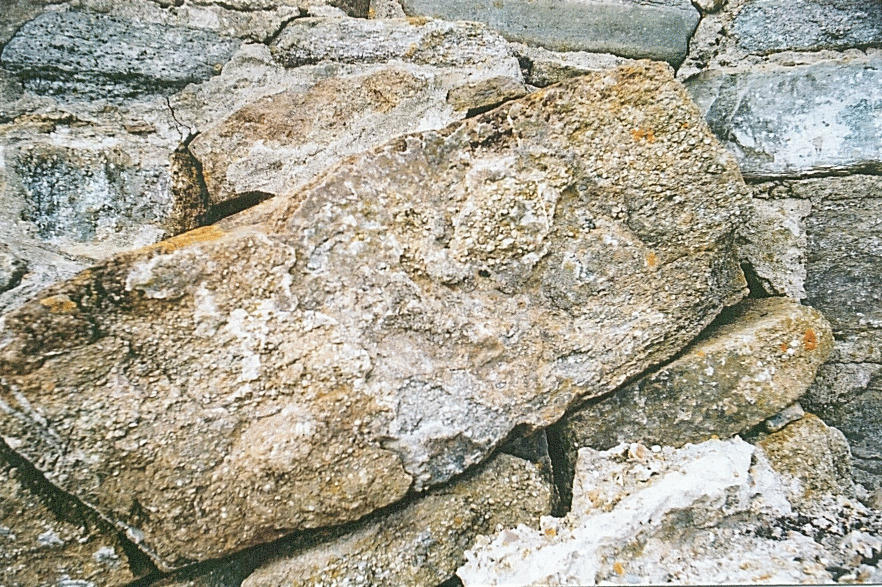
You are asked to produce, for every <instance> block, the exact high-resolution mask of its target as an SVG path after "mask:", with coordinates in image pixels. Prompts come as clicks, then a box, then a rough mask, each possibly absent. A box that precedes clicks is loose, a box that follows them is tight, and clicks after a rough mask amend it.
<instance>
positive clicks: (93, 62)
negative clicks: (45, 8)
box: [0, 11, 238, 100]
mask: <svg viewBox="0 0 882 587" xmlns="http://www.w3.org/2000/svg"><path fill="white" fill-rule="evenodd" d="M237 45H238V43H237V42H236V41H235V40H232V39H224V38H221V37H219V36H218V35H217V34H215V33H212V32H209V31H204V30H198V29H191V28H184V27H168V26H157V25H153V24H149V23H140V22H134V21H125V20H121V19H117V18H114V17H109V16H104V15H99V14H89V13H85V12H77V11H66V12H57V11H49V12H44V13H43V14H41V15H40V16H38V17H37V18H35V19H33V20H31V21H30V22H28V23H27V24H25V25H24V26H23V27H22V28H21V29H20V30H19V31H18V32H17V33H16V35H15V36H13V37H12V39H11V40H10V41H9V42H8V43H7V44H6V46H5V47H4V48H3V53H2V55H0V63H2V65H3V67H5V68H7V69H9V70H12V71H14V72H17V73H18V74H19V75H20V76H21V78H22V81H23V84H24V86H25V88H26V89H28V90H30V91H33V92H36V93H38V94H44V93H46V94H55V95H58V94H63V95H65V96H66V97H67V98H72V99H83V100H89V99H95V98H109V99H114V98H126V97H131V96H137V95H143V94H171V93H173V92H174V91H175V90H177V89H180V88H182V87H184V86H185V85H187V84H188V83H193V82H199V81H202V80H205V79H207V78H209V77H211V76H212V75H214V74H216V73H217V72H218V71H219V70H220V67H221V66H222V65H223V64H224V62H226V61H227V60H228V59H229V58H230V55H232V53H233V51H234V50H235V49H236V46H237Z"/></svg>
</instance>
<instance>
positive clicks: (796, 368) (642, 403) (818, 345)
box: [559, 298, 833, 472]
mask: <svg viewBox="0 0 882 587" xmlns="http://www.w3.org/2000/svg"><path fill="white" fill-rule="evenodd" d="M726 322H727V323H726V324H723V325H721V326H719V327H715V328H713V329H711V330H710V331H709V332H707V333H706V335H704V336H703V337H702V338H701V339H700V340H698V341H697V342H696V343H695V344H693V345H691V346H690V347H689V348H688V349H687V350H686V351H685V352H684V353H683V355H682V356H680V357H678V358H677V360H675V361H673V362H672V363H669V364H668V365H665V366H664V367H661V368H660V369H658V370H657V371H655V372H653V373H651V374H650V375H647V376H646V377H644V378H642V379H640V380H639V381H637V382H635V383H633V384H631V385H628V386H626V387H624V388H623V389H621V390H619V391H616V392H615V393H613V394H612V395H611V396H609V397H605V398H601V399H599V400H596V401H594V402H592V403H591V405H589V406H587V407H585V408H583V409H580V410H579V411H576V412H575V413H573V414H570V415H569V416H567V418H566V420H565V421H564V422H563V424H562V425H561V426H560V427H559V434H560V439H561V443H562V446H563V448H564V451H565V457H566V458H565V462H566V463H565V467H567V468H568V470H569V471H570V472H572V470H573V467H574V465H575V461H576V457H577V454H578V450H579V448H580V447H584V446H590V447H592V448H597V449H607V448H610V447H612V446H615V445H617V444H619V443H621V442H642V443H645V444H661V445H673V446H681V445H683V444H685V443H687V442H701V441H703V440H707V439H708V438H711V437H712V436H718V437H723V438H726V437H729V436H733V435H735V434H738V433H739V432H744V431H747V430H749V429H751V428H753V427H754V426H756V425H757V424H759V423H761V422H762V421H763V420H765V419H766V418H768V417H770V416H772V415H774V414H776V413H777V412H780V411H781V410H782V409H784V408H785V407H787V406H788V405H790V404H792V403H793V402H794V401H795V400H796V399H798V398H799V397H800V396H801V395H802V394H803V393H804V392H805V391H806V389H807V388H808V386H809V385H810V384H811V382H812V380H813V379H814V377H815V372H816V371H817V369H818V366H819V365H821V364H822V363H823V362H824V361H825V360H826V359H827V357H828V356H829V354H830V349H831V348H832V346H833V336H832V333H831V331H830V326H829V324H827V321H826V320H824V318H823V317H822V316H821V315H820V313H819V312H818V311H817V310H814V309H812V308H808V307H805V306H800V305H798V304H796V303H795V302H792V301H790V300H787V299H784V298H765V299H759V300H745V301H744V302H742V303H741V304H739V305H738V306H736V307H735V308H733V309H732V310H730V314H729V315H727V320H726Z"/></svg>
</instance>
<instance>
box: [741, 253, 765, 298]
mask: <svg viewBox="0 0 882 587" xmlns="http://www.w3.org/2000/svg"><path fill="white" fill-rule="evenodd" d="M741 271H742V272H744V279H745V280H747V289H748V294H747V298H748V299H754V300H755V299H761V298H770V297H772V295H773V294H772V293H770V292H769V291H767V290H766V288H765V287H764V286H763V282H762V280H761V279H760V277H759V275H757V273H756V270H755V269H754V268H753V265H752V264H751V263H749V262H747V261H745V262H743V263H741Z"/></svg>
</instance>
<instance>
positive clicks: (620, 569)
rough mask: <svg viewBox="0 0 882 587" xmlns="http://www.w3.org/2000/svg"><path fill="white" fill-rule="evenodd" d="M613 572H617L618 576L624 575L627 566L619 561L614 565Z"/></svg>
mask: <svg viewBox="0 0 882 587" xmlns="http://www.w3.org/2000/svg"><path fill="white" fill-rule="evenodd" d="M613 570H614V571H615V572H616V575H624V574H625V566H624V565H623V564H622V563H620V562H618V561H616V562H615V563H614V564H613Z"/></svg>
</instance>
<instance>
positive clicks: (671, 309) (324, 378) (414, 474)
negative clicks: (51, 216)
mask: <svg viewBox="0 0 882 587" xmlns="http://www.w3.org/2000/svg"><path fill="white" fill-rule="evenodd" d="M625 146H627V147H626V148H625ZM426 185H432V186H433V189H432V190H426V189H425V186H426ZM745 197H746V193H745V188H744V185H743V183H742V182H741V179H740V175H739V173H738V170H737V168H736V167H735V165H734V161H733V160H732V158H731V156H730V155H728V154H727V153H726V152H725V150H723V149H722V148H721V147H720V146H719V145H718V144H716V143H715V142H714V141H713V140H712V138H711V135H710V133H709V131H708V129H707V127H706V126H705V125H704V124H703V123H702V122H701V118H700V114H699V113H698V111H697V110H696V109H695V107H694V105H693V104H692V103H691V102H690V101H689V100H688V97H687V95H686V93H685V91H684V90H683V88H682V86H680V85H679V84H678V83H677V82H675V81H674V80H673V77H672V75H671V72H670V70H669V69H668V68H667V67H666V66H663V65H660V64H650V63H645V64H641V65H640V66H639V67H629V68H622V69H619V70H616V71H613V72H606V73H602V74H596V75H593V76H586V77H584V78H580V79H578V80H574V81H573V82H570V83H565V84H562V85H559V86H555V87H553V88H547V89H545V90H543V91H541V92H537V93H535V94H532V95H530V96H528V97H526V98H524V99H522V100H518V101H513V102H509V103H507V104H505V105H503V106H502V107H500V108H497V109H496V110H493V111H491V112H489V113H487V114H484V115H481V116H478V117H475V118H472V119H469V120H468V121H466V122H465V123H461V124H457V125H453V126H450V127H448V128H447V129H445V130H443V131H440V132H427V133H423V134H422V135H414V136H410V137H407V138H405V139H400V140H397V141H394V142H392V143H390V144H389V145H387V146H385V147H383V148H379V149H376V150H374V151H372V152H370V153H367V154H364V155H360V156H356V157H353V158H350V159H348V160H346V161H345V162H344V163H342V164H341V165H340V166H338V167H337V168H336V169H334V170H333V171H331V172H328V173H326V174H324V175H323V176H321V177H320V178H319V179H317V180H316V181H314V182H313V183H311V184H310V185H309V186H307V187H306V188H304V189H303V190H301V191H299V192H298V193H296V194H294V195H292V196H290V197H289V198H288V199H286V200H282V201H281V202H280V203H279V206H278V207H277V208H276V209H275V210H274V211H273V213H272V217H271V218H270V220H269V221H267V222H266V223H264V224H263V225H259V226H250V227H249V226H244V227H241V228H239V229H236V230H233V231H231V232H229V233H225V232H224V231H223V230H222V229H220V228H217V227H209V228H205V229H201V230H199V231H194V232H192V233H186V234H184V235H181V236H180V237H177V238H176V239H173V240H171V241H166V242H164V243H160V244H159V245H157V246H154V247H151V248H149V249H146V250H141V251H138V252H134V253H131V254H129V255H122V256H119V257H116V258H114V259H112V260H110V261H107V262H105V263H103V264H100V265H98V266H96V267H94V268H92V269H90V270H89V271H87V272H84V273H82V274H80V275H79V276H78V277H76V278H75V279H74V280H71V281H70V282H67V283H64V284H60V285H58V286H57V287H54V288H52V289H50V290H48V291H46V292H44V293H43V294H42V296H41V298H40V299H39V300H35V301H33V302H29V303H28V304H26V305H24V306H23V307H22V308H20V309H19V310H16V311H14V312H12V313H10V314H7V315H6V316H5V317H4V318H3V330H2V331H0V373H2V377H3V378H2V384H0V385H2V387H0V398H2V400H3V402H4V403H3V404H2V405H4V406H5V407H4V409H3V411H2V413H0V431H2V433H3V435H4V436H5V437H8V438H12V439H15V440H16V443H17V447H18V448H17V450H19V451H20V452H21V453H22V454H23V455H25V456H26V457H27V458H28V459H30V460H31V461H32V462H34V464H35V465H36V466H37V467H38V468H40V469H41V470H43V471H44V472H45V473H46V475H47V477H48V478H49V479H50V480H51V481H52V482H53V483H56V484H58V485H59V486H61V487H63V488H65V489H67V490H69V491H71V492H74V493H76V494H77V495H79V496H80V497H81V498H82V499H83V500H84V501H85V502H87V503H89V504H91V505H93V506H94V507H95V508H96V509H97V510H99V511H101V512H102V513H103V514H105V515H106V516H107V517H108V518H110V519H113V520H115V521H116V522H117V523H118V524H119V525H120V526H121V527H123V528H126V529H127V530H128V532H129V535H130V536H132V537H133V538H134V539H136V540H137V541H139V542H140V544H141V545H142V547H143V548H144V549H146V550H147V551H149V552H151V553H152V555H153V556H154V557H155V558H156V560H157V561H158V562H159V563H160V564H161V565H163V566H165V567H172V566H176V565H180V564H183V563H184V562H186V561H188V560H193V559H204V558H209V557H217V556H220V555H223V554H224V553H227V552H230V551H233V550H237V549H241V548H243V547H245V546H247V545H249V544H254V543H257V542H265V541H268V540H270V539H272V538H274V537H276V536H279V535H281V534H284V533H286V532H289V531H292V530H296V529H301V528H308V527H317V526H324V525H329V524H335V523H340V522H344V521H348V520H354V519H357V518H359V517H361V516H363V515H365V514H367V513H368V512H370V511H372V510H374V509H376V508H379V507H381V506H384V505H386V504H389V503H392V502H394V501H397V500H398V499H400V498H401V497H402V496H403V495H405V494H406V493H407V492H408V491H409V490H418V489H422V488H425V487H428V486H431V485H436V484H439V483H442V482H445V481H447V480H448V479H450V478H451V477H452V476H453V475H456V474H458V473H460V472H462V471H464V470H465V469H467V468H468V467H469V466H471V465H473V464H476V463H478V462H479V461H481V460H483V459H484V458H485V457H486V456H487V455H488V454H489V453H490V452H491V451H492V450H493V449H494V448H495V447H496V446H497V445H499V444H500V443H501V442H502V441H503V440H504V439H505V438H506V437H507V436H508V434H509V432H510V431H512V430H513V429H514V428H516V427H518V428H519V429H521V430H524V431H529V430H530V429H535V428H540V427H545V426H547V425H549V424H550V423H552V422H554V421H555V420H557V419H558V418H559V417H560V416H561V415H562V414H563V412H564V410H565V409H566V408H567V406H568V405H570V404H571V403H573V402H574V401H577V400H579V399H581V398H587V397H591V396H595V395H598V394H600V393H603V392H605V391H606V390H608V389H611V388H614V387H617V386H619V385H621V384H622V383H623V382H624V381H626V380H627V379H629V378H632V377H634V376H635V375H637V374H638V373H640V372H642V371H643V370H645V369H646V368H647V367H648V366H649V365H653V364H658V363H659V362H662V361H664V360H667V359H669V358H670V357H671V356H672V355H673V354H674V353H676V352H677V351H678V350H680V349H681V348H682V347H683V346H685V345H686V343H688V342H689V341H690V340H691V339H692V338H694V336H695V335H696V334H697V333H699V332H700V331H701V330H702V329H703V328H704V327H705V326H706V325H707V324H708V323H709V322H710V321H711V320H712V319H713V317H714V316H715V315H716V314H717V313H718V312H719V311H720V310H721V309H722V308H723V307H724V306H726V305H729V304H732V303H734V302H736V301H737V300H738V299H739V298H741V297H742V296H743V295H744V289H745V282H744V278H743V276H742V274H741V272H740V270H739V267H738V265H737V260H736V258H735V256H734V254H733V251H732V246H731V244H732V232H733V228H734V225H736V224H737V223H738V222H740V220H739V218H740V213H741V205H742V204H743V202H744V199H745ZM453 309H455V310H453ZM282 495H284V496H287V499H282V498H280V497H279V496H282Z"/></svg>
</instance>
